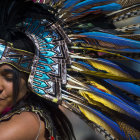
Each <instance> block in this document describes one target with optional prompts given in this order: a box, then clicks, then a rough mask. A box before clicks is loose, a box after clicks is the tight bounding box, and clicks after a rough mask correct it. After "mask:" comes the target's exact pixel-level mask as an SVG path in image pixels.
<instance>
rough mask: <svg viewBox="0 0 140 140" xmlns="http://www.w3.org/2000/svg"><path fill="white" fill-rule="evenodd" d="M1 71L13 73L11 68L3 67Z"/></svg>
mask: <svg viewBox="0 0 140 140" xmlns="http://www.w3.org/2000/svg"><path fill="white" fill-rule="evenodd" d="M1 72H5V73H12V74H13V73H14V71H13V70H12V69H3V70H2V71H1Z"/></svg>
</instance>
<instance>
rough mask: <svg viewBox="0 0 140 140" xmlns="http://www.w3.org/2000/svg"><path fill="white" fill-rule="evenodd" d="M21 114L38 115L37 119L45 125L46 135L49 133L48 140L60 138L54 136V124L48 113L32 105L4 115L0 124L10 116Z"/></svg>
mask: <svg viewBox="0 0 140 140" xmlns="http://www.w3.org/2000/svg"><path fill="white" fill-rule="evenodd" d="M22 112H33V113H35V114H37V115H39V117H40V118H41V119H42V120H43V122H44V123H45V128H46V132H47V134H48V132H49V140H52V139H53V138H55V140H59V139H60V136H57V135H56V130H55V128H54V124H53V122H52V120H51V117H50V115H49V113H47V112H45V113H44V111H43V110H42V109H40V108H39V107H35V106H32V105H28V106H24V107H21V108H19V109H16V110H14V111H13V110H11V111H9V112H8V113H7V114H5V115H4V116H3V117H1V118H0V122H2V121H7V120H9V119H10V118H11V117H12V116H14V115H16V114H20V113H22Z"/></svg>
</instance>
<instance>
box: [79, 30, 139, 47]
mask: <svg viewBox="0 0 140 140" xmlns="http://www.w3.org/2000/svg"><path fill="white" fill-rule="evenodd" d="M80 35H86V36H87V37H89V38H94V39H98V40H102V41H106V42H109V43H113V44H116V45H119V46H129V47H132V48H140V41H135V40H131V39H126V38H122V37H118V36H115V35H112V34H107V33H102V32H86V33H81V34H80Z"/></svg>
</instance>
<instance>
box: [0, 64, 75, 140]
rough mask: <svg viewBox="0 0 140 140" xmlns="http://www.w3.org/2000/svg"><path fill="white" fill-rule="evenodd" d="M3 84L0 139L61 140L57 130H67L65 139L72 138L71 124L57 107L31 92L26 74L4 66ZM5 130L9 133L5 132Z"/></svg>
mask: <svg viewBox="0 0 140 140" xmlns="http://www.w3.org/2000/svg"><path fill="white" fill-rule="evenodd" d="M0 81H1V84H0V91H1V94H0V99H1V102H0V113H1V123H0V130H1V132H0V133H1V135H0V139H1V140H8V139H10V140H19V139H20V140H22V139H23V140H25V139H26V140H32V139H33V140H35V139H36V140H50V139H51V140H53V139H54V138H56V137H57V138H56V139H62V138H60V135H57V136H55V133H56V130H55V129H56V128H57V127H58V128H59V129H58V131H59V130H61V131H60V133H63V131H64V134H63V135H62V136H64V139H66V138H67V136H68V137H69V138H68V139H71V138H72V137H71V136H70V135H71V134H70V133H71V132H72V131H71V130H70V129H71V127H70V129H68V126H69V125H70V124H69V121H68V120H67V118H66V117H65V116H64V114H63V113H62V112H61V111H60V110H59V108H58V107H57V105H55V104H52V103H49V102H46V101H44V100H43V99H39V98H40V97H36V95H34V94H33V93H31V92H30V91H29V90H28V87H27V74H25V73H21V72H19V71H17V70H16V69H15V68H13V67H12V66H10V65H7V64H2V65H1V66H0ZM17 81H18V82H17ZM17 85H18V86H19V90H17ZM40 102H41V103H40ZM43 102H44V104H43ZM40 109H41V110H40ZM49 110H50V112H49ZM5 114H6V115H5ZM61 117H62V118H63V121H62V120H61ZM53 119H54V120H53ZM52 120H53V121H54V122H53V121H52ZM61 123H62V124H61ZM60 124H61V125H63V127H64V128H65V130H66V131H65V130H64V128H63V129H62V128H61V127H62V126H61V125H60ZM57 125H58V126H57ZM59 125H60V126H59ZM4 130H7V131H6V133H5V132H4ZM68 132H69V133H68ZM57 134H58V133H57ZM66 135H67V136H66Z"/></svg>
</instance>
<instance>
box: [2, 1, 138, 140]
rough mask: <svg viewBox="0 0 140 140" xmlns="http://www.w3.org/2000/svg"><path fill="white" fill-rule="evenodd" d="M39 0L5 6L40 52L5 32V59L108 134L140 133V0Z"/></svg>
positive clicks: (43, 92)
mask: <svg viewBox="0 0 140 140" xmlns="http://www.w3.org/2000/svg"><path fill="white" fill-rule="evenodd" d="M34 2H35V3H33V2H31V1H24V0H21V1H16V0H15V1H9V0H7V1H5V3H4V4H5V5H7V6H6V7H7V9H8V10H7V9H3V8H0V9H1V10H2V11H1V19H3V20H2V23H1V27H3V26H5V25H6V31H8V32H9V33H13V32H11V30H12V31H13V30H16V31H20V32H23V33H24V34H26V36H28V38H30V39H31V40H32V42H34V45H35V47H36V52H35V54H33V53H30V52H27V51H23V50H17V49H16V48H14V44H13V46H12V44H11V43H12V41H11V42H7V41H5V38H4V37H1V39H4V41H3V40H1V45H0V55H1V56H0V58H1V63H9V64H12V65H13V66H15V67H16V68H18V69H19V70H21V71H25V72H28V73H30V75H29V87H30V88H31V90H32V91H33V92H34V93H37V94H38V95H39V96H41V97H44V98H46V99H48V100H52V101H54V102H57V103H60V104H61V105H63V106H64V107H66V108H68V109H70V110H71V111H73V112H75V113H76V114H78V115H79V116H80V117H81V118H83V119H84V120H86V122H87V123H88V124H89V125H90V126H91V127H93V128H96V129H97V130H98V131H99V132H102V133H103V134H104V136H105V138H106V139H140V106H139V103H140V102H139V97H140V94H139V91H140V86H139V82H140V73H139V69H138V67H139V63H140V61H139V56H140V42H139V40H140V35H139V33H140V18H139V14H140V3H139V1H138V0H133V1H132V0H125V1H124V0H118V1H117V0H74V1H73V0H46V1H45V0H40V1H34ZM1 3H2V1H1ZM39 3H40V4H39ZM15 9H16V10H15ZM46 9H47V10H46ZM5 11H7V13H6V14H2V13H4V12H5ZM13 15H16V16H13ZM14 18H15V19H14ZM3 21H5V23H3ZM13 21H14V22H13ZM7 25H8V26H7ZM13 27H16V28H13ZM1 29H2V28H1ZM2 32H5V29H4V30H2ZM8 41H9V40H8ZM7 52H8V53H7ZM11 52H12V53H11ZM10 53H11V54H10ZM19 56H20V57H19ZM21 56H22V57H21ZM9 58H10V60H9Z"/></svg>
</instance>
